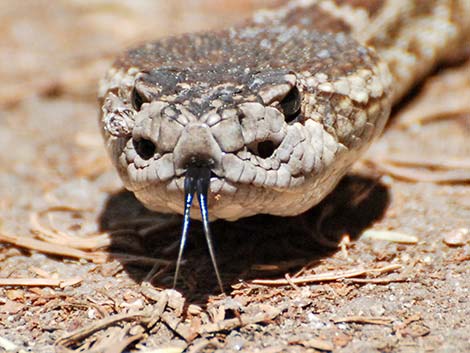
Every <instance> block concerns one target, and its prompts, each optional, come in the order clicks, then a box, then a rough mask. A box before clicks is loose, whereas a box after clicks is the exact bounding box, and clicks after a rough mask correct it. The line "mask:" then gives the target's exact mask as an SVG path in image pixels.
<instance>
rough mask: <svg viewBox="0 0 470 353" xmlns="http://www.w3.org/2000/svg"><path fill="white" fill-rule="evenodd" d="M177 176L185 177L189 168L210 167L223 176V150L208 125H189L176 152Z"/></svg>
mask: <svg viewBox="0 0 470 353" xmlns="http://www.w3.org/2000/svg"><path fill="white" fill-rule="evenodd" d="M173 156H174V164H175V172H176V175H183V174H184V173H185V172H186V170H187V169H188V167H189V166H194V165H198V166H201V167H209V168H210V170H211V172H212V173H213V174H215V175H222V163H221V160H222V150H221V149H220V146H219V145H218V144H217V142H216V140H215V138H214V137H213V135H212V133H211V132H210V129H209V127H208V126H207V125H206V124H201V123H191V124H188V125H187V126H186V127H185V129H184V130H183V132H182V133H181V136H180V138H179V139H178V142H177V143H176V146H175V149H174V152H173Z"/></svg>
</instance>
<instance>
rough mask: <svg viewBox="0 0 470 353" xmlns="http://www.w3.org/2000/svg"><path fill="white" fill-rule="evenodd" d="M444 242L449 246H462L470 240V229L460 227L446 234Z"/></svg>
mask: <svg viewBox="0 0 470 353" xmlns="http://www.w3.org/2000/svg"><path fill="white" fill-rule="evenodd" d="M443 241H444V243H445V244H446V245H448V246H462V245H465V244H466V243H467V242H469V241H470V229H468V228H458V229H453V230H451V231H449V232H447V233H445V234H444V239H443Z"/></svg>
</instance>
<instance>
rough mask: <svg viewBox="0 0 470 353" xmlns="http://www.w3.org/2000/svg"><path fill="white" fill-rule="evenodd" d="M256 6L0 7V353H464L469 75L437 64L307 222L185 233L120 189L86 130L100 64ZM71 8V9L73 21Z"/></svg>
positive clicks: (30, 2)
mask: <svg viewBox="0 0 470 353" xmlns="http://www.w3.org/2000/svg"><path fill="white" fill-rule="evenodd" d="M275 2H276V1H273V0H270V1H269V0H265V1H262V0H253V1H249V0H244V1H237V2H231V1H228V0H227V1H216V0H193V1H183V0H179V1H144V0H140V1H132V0H122V1H109V0H96V1H93V2H89V1H84V0H55V1H46V0H22V1H16V2H7V1H3V2H0V33H1V38H2V40H1V41H0V63H1V64H0V79H1V80H0V82H1V83H0V352H3V351H5V352H37V353H40V352H53V351H57V352H70V351H77V352H90V353H91V352H103V353H114V352H153V353H156V352H159V353H163V352H167V353H177V352H183V351H187V352H193V353H194V352H213V351H216V352H263V353H276V352H317V351H333V352H469V351H470V334H469V328H470V304H469V296H470V269H469V260H470V142H469V141H470V102H469V97H470V64H469V63H468V62H459V63H457V64H455V65H453V66H452V67H443V68H441V69H440V70H438V71H436V73H435V74H434V76H433V77H432V78H431V79H429V80H427V81H426V82H424V83H423V85H421V86H420V87H418V88H417V89H416V91H415V92H414V93H413V94H412V95H411V96H410V97H409V98H408V99H407V100H406V101H405V102H403V104H401V105H400V107H399V108H397V109H396V111H395V113H394V116H393V119H392V120H391V123H390V124H389V126H388V128H387V130H386V132H385V134H384V136H383V137H382V138H381V139H380V140H378V141H377V142H376V143H375V145H374V146H373V148H372V149H371V150H370V152H369V153H368V155H367V156H366V158H364V159H363V160H362V161H360V162H359V163H357V165H356V166H355V168H354V170H353V171H352V172H351V173H350V174H349V175H348V176H347V177H346V178H345V179H344V180H343V181H342V183H341V184H340V185H339V186H338V188H337V189H336V190H335V191H334V192H333V193H332V194H331V195H330V196H329V197H328V198H327V199H326V200H325V201H324V202H323V203H322V204H321V205H319V206H317V207H315V208H314V209H312V210H310V211H309V212H307V213H305V214H303V215H300V216H298V217H293V218H279V217H270V216H257V217H252V218H249V219H243V220H241V221H238V222H233V223H230V222H222V221H218V222H214V223H213V229H212V230H213V234H214V236H215V247H216V253H217V258H218V261H219V266H220V269H221V272H222V277H223V281H224V284H225V290H226V294H225V295H223V294H220V293H219V290H218V287H217V282H216V280H215V276H214V273H213V269H212V266H211V262H210V258H209V256H208V254H207V247H206V245H205V242H204V238H203V235H202V233H201V227H200V224H199V223H197V222H194V224H193V227H192V230H191V234H190V241H189V244H188V247H187V250H186V252H185V262H184V264H183V268H182V275H181V279H180V281H179V282H178V286H177V288H176V289H177V290H172V289H171V288H172V281H173V271H174V261H175V259H176V253H177V246H178V241H179V232H180V226H181V219H180V217H179V216H164V215H158V214H154V213H151V212H149V211H147V210H145V209H144V207H143V206H142V205H140V204H139V202H137V201H136V200H135V198H134V197H133V195H132V194H130V193H129V192H126V191H125V190H123V188H122V185H121V183H120V181H119V180H118V178H117V176H116V174H115V173H114V171H113V170H112V168H111V166H110V164H109V162H108V160H107V158H106V155H105V151H104V148H103V146H102V141H101V136H100V134H99V131H98V127H97V114H98V107H97V102H96V90H97V89H96V88H97V81H98V79H99V78H100V77H101V76H102V75H103V73H104V72H105V70H106V68H107V67H108V66H109V64H110V62H111V60H112V58H113V57H114V56H115V55H116V53H118V52H120V51H121V50H123V49H124V48H125V47H127V46H129V45H132V44H135V43H137V42H140V41H142V40H146V39H151V38H152V39H153V38H157V37H160V36H163V35H168V34H173V33H180V32H185V31H192V30H198V29H205V28H216V27H220V26H226V25H227V24H228V23H234V22H236V21H237V19H239V18H241V17H242V16H243V15H246V14H247V13H250V12H251V11H253V9H255V8H259V7H262V6H266V5H272V4H274V3H275ZM90 4H91V5H90Z"/></svg>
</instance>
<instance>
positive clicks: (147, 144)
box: [133, 139, 156, 160]
mask: <svg viewBox="0 0 470 353" xmlns="http://www.w3.org/2000/svg"><path fill="white" fill-rule="evenodd" d="M133 143H134V148H135V151H136V152H137V154H138V155H139V156H140V157H141V158H142V159H145V160H148V159H150V158H152V157H153V156H154V154H155V149H156V147H155V144H154V143H153V142H152V141H150V140H146V139H140V140H134V141H133Z"/></svg>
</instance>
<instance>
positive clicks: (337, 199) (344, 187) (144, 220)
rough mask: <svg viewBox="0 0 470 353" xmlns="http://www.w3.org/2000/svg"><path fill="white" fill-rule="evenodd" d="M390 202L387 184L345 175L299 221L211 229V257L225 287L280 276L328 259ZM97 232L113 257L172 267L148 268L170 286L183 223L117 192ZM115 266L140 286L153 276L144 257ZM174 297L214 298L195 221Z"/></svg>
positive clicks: (258, 220) (262, 220) (245, 222)
mask: <svg viewBox="0 0 470 353" xmlns="http://www.w3.org/2000/svg"><path fill="white" fill-rule="evenodd" d="M388 203H389V193H388V190H387V188H386V187H385V186H384V185H382V184H380V183H379V182H377V180H374V179H370V178H367V177H360V176H352V175H350V176H347V177H345V178H344V179H343V180H342V181H341V183H340V184H339V185H338V187H337V188H336V189H335V190H334V191H333V193H331V194H330V196H328V197H327V199H325V200H324V201H323V202H322V203H321V204H319V205H318V206H316V207H314V208H312V209H311V210H309V211H307V212H305V213H304V214H301V215H299V216H296V217H275V216H268V215H259V216H254V217H250V218H245V219H241V220H239V221H236V222H227V221H216V222H213V223H212V224H211V227H212V233H213V237H214V245H215V252H216V255H217V261H218V264H219V268H220V271H221V274H222V278H223V281H224V284H225V286H226V288H228V287H229V286H230V285H233V284H236V283H237V282H238V281H243V280H250V279H254V278H270V277H271V278H273V277H283V276H284V274H285V273H294V272H295V271H297V270H299V269H300V268H302V267H303V266H305V265H307V264H311V263H315V261H318V260H320V259H321V258H324V257H327V256H331V254H333V253H334V252H335V251H337V248H336V245H337V244H338V243H339V241H341V239H342V237H343V236H344V235H345V234H348V235H349V236H350V238H351V239H355V238H357V237H358V235H359V234H360V233H361V232H362V230H364V229H365V228H367V227H369V226H370V225H371V224H372V223H374V222H375V221H377V220H378V219H380V218H381V217H382V215H383V214H384V211H385V210H386V208H387V206H388ZM100 226H101V229H102V230H104V231H111V234H113V235H112V252H111V253H126V254H133V255H139V256H144V257H152V258H159V259H165V260H167V261H169V262H170V264H171V265H169V266H166V267H165V268H164V267H158V266H156V267H154V268H153V270H154V271H156V273H157V275H156V276H154V277H153V280H152V281H153V283H154V284H155V285H156V286H158V287H164V288H171V287H172V282H173V272H174V260H176V257H177V251H178V246H179V238H180V232H181V217H179V216H167V215H161V214H157V213H154V212H150V211H148V210H146V209H145V208H144V207H143V206H142V204H140V203H139V202H138V201H137V200H136V199H135V198H134V196H133V194H132V193H130V192H127V191H121V192H119V193H117V194H114V195H111V196H110V197H109V199H108V201H107V204H106V206H105V209H104V211H103V212H102V214H101V216H100ZM118 259H120V261H121V262H122V265H123V267H124V269H125V271H127V273H128V274H129V275H130V276H131V277H132V278H133V279H135V280H136V281H138V282H141V281H143V280H144V279H146V276H147V277H148V275H149V272H150V271H151V270H152V265H151V264H150V263H149V261H145V259H144V258H141V260H140V261H137V262H128V261H124V260H122V257H118ZM154 273H155V272H154ZM147 279H148V278H147ZM178 290H180V291H182V292H183V294H184V295H185V296H186V298H188V299H189V300H191V299H190V298H193V299H194V300H197V299H201V296H202V297H205V296H207V295H210V294H218V293H219V290H218V287H217V282H216V277H215V275H214V272H213V268H212V264H211V261H210V257H209V254H208V252H207V245H206V243H205V238H204V235H203V233H202V225H201V223H200V222H197V221H193V222H192V224H191V229H190V234H189V239H188V244H187V246H186V249H185V253H184V264H183V265H182V270H181V276H180V281H179V283H178Z"/></svg>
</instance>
